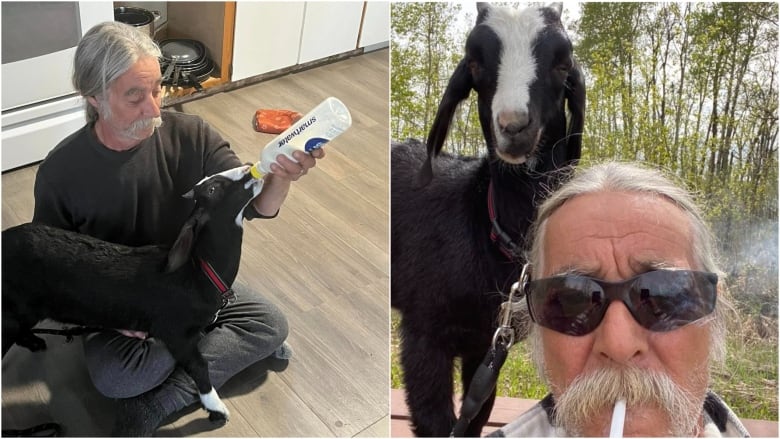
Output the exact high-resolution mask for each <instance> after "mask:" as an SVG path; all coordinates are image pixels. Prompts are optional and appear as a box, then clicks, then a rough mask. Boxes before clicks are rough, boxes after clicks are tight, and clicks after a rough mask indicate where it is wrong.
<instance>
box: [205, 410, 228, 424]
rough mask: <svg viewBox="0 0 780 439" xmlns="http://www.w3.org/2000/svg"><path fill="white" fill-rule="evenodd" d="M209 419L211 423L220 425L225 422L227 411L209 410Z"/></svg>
mask: <svg viewBox="0 0 780 439" xmlns="http://www.w3.org/2000/svg"><path fill="white" fill-rule="evenodd" d="M209 421H211V423H212V424H216V425H217V427H222V426H223V425H225V424H227V421H228V415H227V413H222V412H213V411H211V410H209Z"/></svg>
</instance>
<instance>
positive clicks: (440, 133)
mask: <svg viewBox="0 0 780 439" xmlns="http://www.w3.org/2000/svg"><path fill="white" fill-rule="evenodd" d="M473 84H474V82H473V81H472V78H471V72H470V71H469V66H468V62H467V60H466V59H465V58H464V59H462V60H461V61H460V63H458V66H457V67H456V68H455V71H454V72H453V73H452V76H451V77H450V81H449V83H448V84H447V88H446V89H445V90H444V96H442V98H441V102H440V103H439V109H438V110H437V111H436V117H435V118H434V119H433V124H432V125H431V130H430V132H429V133H428V141H427V142H426V143H427V147H428V158H427V159H426V160H425V163H423V167H422V169H421V170H420V175H419V179H418V182H419V184H420V186H427V185H428V183H430V182H431V179H432V178H433V157H434V156H436V155H438V154H439V153H440V152H441V149H442V147H444V140H445V139H446V138H447V133H448V132H449V130H450V123H452V117H453V116H454V115H455V109H456V108H458V104H460V103H461V101H463V100H464V99H466V98H467V97H468V96H469V93H470V92H471V88H472V86H473Z"/></svg>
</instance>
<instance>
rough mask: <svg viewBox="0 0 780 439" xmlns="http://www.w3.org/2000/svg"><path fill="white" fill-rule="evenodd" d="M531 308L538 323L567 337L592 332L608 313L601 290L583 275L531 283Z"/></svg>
mask: <svg viewBox="0 0 780 439" xmlns="http://www.w3.org/2000/svg"><path fill="white" fill-rule="evenodd" d="M530 286H531V294H530V296H529V302H528V303H529V306H530V308H531V313H532V315H533V318H534V319H535V320H536V322H537V323H538V324H540V325H542V326H544V327H546V328H549V329H552V330H554V331H558V332H562V333H564V334H568V335H575V336H579V335H585V334H587V333H589V332H591V331H593V330H594V329H595V328H596V326H598V324H599V322H600V321H601V316H602V315H603V311H604V310H606V306H605V303H604V301H605V300H606V298H605V297H604V292H603V291H602V289H601V287H600V286H599V285H598V284H597V283H595V282H593V281H591V280H590V279H587V278H585V277H580V276H560V277H554V278H549V279H542V280H539V281H535V282H531V284H530Z"/></svg>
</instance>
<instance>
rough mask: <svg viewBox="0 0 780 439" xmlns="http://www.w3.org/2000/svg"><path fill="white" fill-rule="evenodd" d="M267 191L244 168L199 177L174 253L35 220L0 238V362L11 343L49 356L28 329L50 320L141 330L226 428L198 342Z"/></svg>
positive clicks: (211, 416) (223, 295) (221, 297)
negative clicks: (250, 208)
mask: <svg viewBox="0 0 780 439" xmlns="http://www.w3.org/2000/svg"><path fill="white" fill-rule="evenodd" d="M261 188H262V182H261V181H260V180H255V179H254V178H252V176H251V175H250V174H249V167H248V166H245V167H240V168H235V169H232V170H228V171H225V172H222V173H220V174H216V175H214V176H211V177H208V178H205V179H203V180H202V181H201V182H199V183H198V184H197V185H196V186H195V188H194V189H193V190H192V191H191V192H190V193H188V194H186V195H185V196H189V197H193V198H194V199H195V210H194V212H193V214H192V215H191V216H190V218H189V219H188V220H187V221H186V222H185V224H184V226H183V227H182V229H181V231H180V233H179V235H178V237H177V239H176V241H175V243H174V244H173V246H172V247H171V248H170V249H169V248H167V247H163V246H156V245H150V246H144V247H128V246H124V245H118V244H112V243H108V242H105V241H102V240H99V239H97V238H93V237H91V236H87V235H83V234H79V233H76V232H71V231H66V230H62V229H58V228H54V227H49V226H46V225H42V224H35V223H27V224H22V225H19V226H16V227H12V228H9V229H7V230H5V231H3V242H2V248H3V253H2V257H3V261H2V274H3V279H2V288H3V290H2V295H3V299H2V305H3V309H2V316H3V321H2V327H3V334H2V354H3V356H5V353H6V352H8V349H10V348H11V346H12V345H13V344H14V343H16V344H18V345H20V346H23V347H26V348H28V349H30V350H32V351H38V350H41V349H45V347H46V343H45V341H44V340H43V339H41V338H39V337H38V336H36V335H34V334H33V332H32V328H33V326H35V325H36V324H37V323H38V322H39V321H41V320H43V319H47V318H49V319H53V320H56V321H59V322H62V323H72V324H77V325H85V326H90V327H103V328H107V329H108V328H117V329H129V330H137V331H145V332H147V333H148V334H149V335H151V336H153V337H156V338H159V339H160V340H162V341H163V342H164V343H165V345H166V347H167V348H168V350H169V351H170V352H171V355H172V356H173V357H174V358H175V359H176V361H177V363H178V364H180V365H181V366H182V367H183V368H184V370H185V371H186V372H187V373H188V374H189V375H190V376H191V377H192V379H193V380H194V381H195V383H196V385H197V387H198V391H199V392H200V399H201V402H202V403H203V406H204V408H205V409H206V410H207V411H208V412H209V419H211V420H212V421H214V422H220V423H224V422H226V421H227V420H228V417H229V412H228V409H227V407H226V406H225V405H224V404H223V403H222V401H221V400H220V399H219V396H218V395H217V393H216V391H215V390H214V388H213V387H212V385H211V381H210V379H209V372H208V364H207V363H206V360H205V359H204V358H203V356H202V355H201V353H200V351H199V350H198V341H199V340H200V339H201V336H202V332H203V331H204V329H205V328H206V327H207V326H208V325H210V324H211V323H213V322H214V320H215V319H216V315H217V313H218V311H219V310H220V309H221V308H222V307H223V306H224V305H225V303H226V302H225V301H226V300H228V297H226V294H229V290H226V289H225V288H219V289H218V288H217V286H216V285H215V284H214V283H213V281H214V280H216V281H217V283H219V280H221V281H222V282H223V283H224V285H225V287H228V286H229V285H231V284H232V283H233V280H234V279H235V277H236V275H237V273H238V266H239V262H240V258H241V239H242V235H243V228H242V224H241V221H242V219H243V211H244V208H245V207H246V206H247V204H248V203H249V202H250V201H251V200H252V199H253V198H255V197H256V196H257V195H258V194H259V193H260V190H261ZM203 263H208V264H209V265H210V267H211V269H208V268H205V269H204V268H201V264H203ZM212 270H213V271H212ZM210 272H212V273H217V274H218V278H221V279H218V278H216V277H214V276H213V274H210ZM212 279H213V280H212ZM220 290H221V291H220Z"/></svg>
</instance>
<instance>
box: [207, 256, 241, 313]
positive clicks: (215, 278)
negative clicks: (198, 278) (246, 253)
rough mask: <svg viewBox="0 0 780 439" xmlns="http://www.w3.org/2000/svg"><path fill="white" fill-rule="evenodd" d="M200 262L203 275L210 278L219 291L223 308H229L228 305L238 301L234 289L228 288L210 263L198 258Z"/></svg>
mask: <svg viewBox="0 0 780 439" xmlns="http://www.w3.org/2000/svg"><path fill="white" fill-rule="evenodd" d="M198 262H199V263H200V269H201V270H203V273H204V274H205V275H206V277H208V278H209V280H210V281H211V283H212V284H213V285H214V287H215V288H216V289H217V290H218V291H219V294H220V295H221V296H222V308H224V307H225V306H227V304H228V303H233V302H235V301H236V293H234V292H233V289H232V288H230V287H229V286H227V284H225V282H224V281H223V280H222V278H221V277H219V275H218V274H217V272H216V271H214V268H213V267H212V266H211V264H209V263H208V262H206V261H204V260H203V259H200V258H198Z"/></svg>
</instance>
